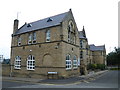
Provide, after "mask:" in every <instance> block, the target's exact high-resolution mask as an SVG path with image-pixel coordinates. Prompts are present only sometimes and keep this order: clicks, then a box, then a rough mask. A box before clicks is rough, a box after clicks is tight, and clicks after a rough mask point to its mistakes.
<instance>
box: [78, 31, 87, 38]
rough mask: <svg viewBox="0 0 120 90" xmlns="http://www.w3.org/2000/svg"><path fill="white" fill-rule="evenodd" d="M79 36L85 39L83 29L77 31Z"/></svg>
mask: <svg viewBox="0 0 120 90" xmlns="http://www.w3.org/2000/svg"><path fill="white" fill-rule="evenodd" d="M79 38H81V39H82V38H83V39H87V38H86V37H85V36H84V34H83V31H79Z"/></svg>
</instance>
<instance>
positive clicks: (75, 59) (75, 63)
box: [73, 56, 78, 69]
mask: <svg viewBox="0 0 120 90" xmlns="http://www.w3.org/2000/svg"><path fill="white" fill-rule="evenodd" d="M77 67H78V61H77V57H76V56H74V58H73V69H75V68H77Z"/></svg>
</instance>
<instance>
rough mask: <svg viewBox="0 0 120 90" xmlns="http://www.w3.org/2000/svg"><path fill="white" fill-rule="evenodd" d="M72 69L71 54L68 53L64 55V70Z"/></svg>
mask: <svg viewBox="0 0 120 90" xmlns="http://www.w3.org/2000/svg"><path fill="white" fill-rule="evenodd" d="M69 69H72V61H71V56H70V55H69V54H68V55H66V70H69Z"/></svg>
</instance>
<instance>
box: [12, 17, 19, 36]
mask: <svg viewBox="0 0 120 90" xmlns="http://www.w3.org/2000/svg"><path fill="white" fill-rule="evenodd" d="M18 24H19V20H18V19H15V20H14V26H13V34H15V33H16V31H17V30H18Z"/></svg>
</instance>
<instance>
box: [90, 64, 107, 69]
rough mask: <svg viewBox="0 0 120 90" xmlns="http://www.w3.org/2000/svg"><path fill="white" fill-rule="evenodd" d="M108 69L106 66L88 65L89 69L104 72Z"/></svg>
mask: <svg viewBox="0 0 120 90" xmlns="http://www.w3.org/2000/svg"><path fill="white" fill-rule="evenodd" d="M105 68H106V66H105V65H104V64H89V65H88V69H92V70H95V69H100V70H104V69H105Z"/></svg>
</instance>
